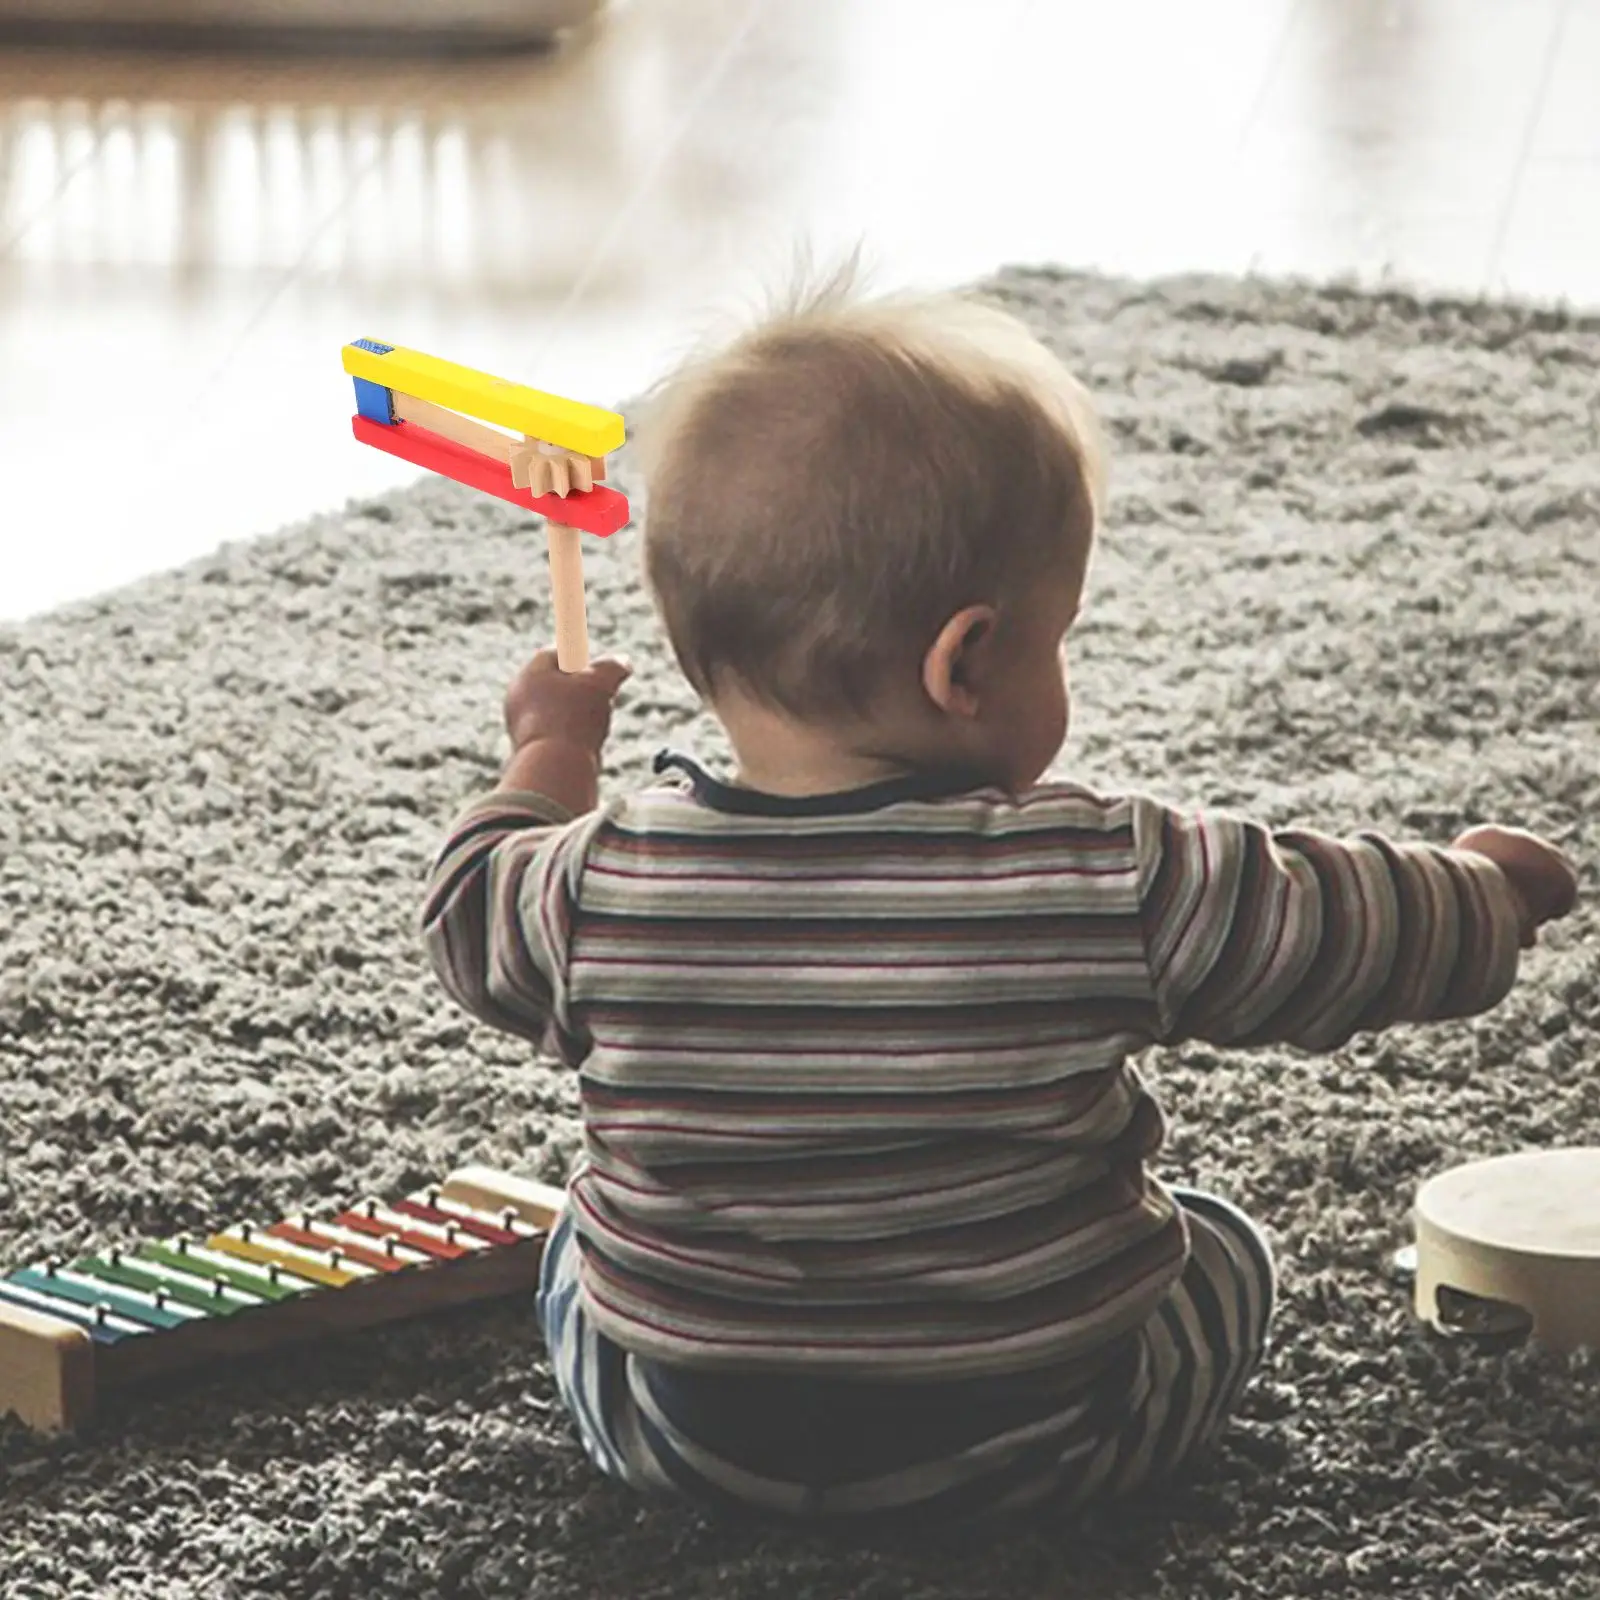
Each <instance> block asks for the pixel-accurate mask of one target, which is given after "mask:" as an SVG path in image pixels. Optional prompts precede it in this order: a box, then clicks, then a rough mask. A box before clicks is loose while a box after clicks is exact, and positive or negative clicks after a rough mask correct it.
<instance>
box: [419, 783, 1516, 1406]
mask: <svg viewBox="0 0 1600 1600" xmlns="http://www.w3.org/2000/svg"><path fill="white" fill-rule="evenodd" d="M657 770H658V774H659V775H660V781H658V783H657V784H656V785H654V786H653V787H650V788H648V789H646V790H644V791H642V792H640V793H635V794H631V795H627V796H625V797H622V798H618V799H615V800H612V801H610V802H609V803H608V804H605V805H603V806H601V807H600V808H599V809H597V810H595V811H593V812H590V813H588V814H586V815H583V816H579V817H571V816H569V815H568V814H567V813H565V812H564V811H563V810H562V809H561V808H560V807H558V806H556V805H554V804H553V803H552V802H550V801H548V800H545V799H542V798H540V797H538V796H535V795H526V794H514V793H506V792H501V793H496V794H493V795H489V796H487V797H485V798H483V799H481V800H478V801H476V802H474V803H473V804H471V805H469V806H468V807H467V808H466V809H465V811H464V812H463V813H462V815H461V816H460V818H459V819H458V821H457V822H456V824H455V826H454V828H453V830H452V832H451V833H450V836H449V839H448V842H447V843H446V844H445V846H444V848H443V851H442V852H441V854H440V856H439V859H438V862H437V864H436V866H435V869H434V871H433V874H432V878H431V881H430V884H429V888H428V893H427V901H426V907H425V911H424V931H425V938H426V942H427V946H428V949H429V952H430V954H431V957H432V960H433V963H434V966H435V969H436V970H437V972H438V974H439V976H440V978H441V980H442V981H443V983H444V985H445V986H446V988H447V989H448V990H449V992H450V993H451V994H452V995H453V996H454V997H455V998H456V999H457V1000H458V1001H459V1003H460V1004H461V1005H463V1006H464V1007H466V1008H467V1009H468V1010H469V1011H471V1012H473V1013H475V1014H476V1015H477V1016H478V1017H480V1018H482V1019H483V1020H484V1021H486V1022H488V1023H491V1024H493V1025H494V1026H496V1027H499V1028H502V1029H507V1030H510V1031H512V1032H514V1033H517V1034H520V1035H523V1036H525V1037H526V1038H528V1039H529V1040H531V1041H533V1042H534V1043H535V1044H537V1045H539V1046H541V1047H543V1048H545V1049H547V1050H548V1051H549V1052H551V1053H553V1054H554V1055H555V1056H556V1057H558V1058H559V1060H560V1061H562V1062H564V1063H565V1064H567V1065H568V1066H570V1067H571V1068H572V1069H573V1070H574V1071H575V1072H576V1073H577V1075H578V1085H579V1095H580V1103H581V1110H582V1119H583V1131H584V1153H583V1158H582V1160H581V1162H580V1163H579V1168H578V1171H577V1172H576V1173H575V1175H574V1177H573V1179H572V1183H571V1203H572V1205H573V1206H574V1208H575V1223H576V1227H577V1231H578V1235H579V1238H580V1242H581V1245H582V1251H583V1262H582V1279H581V1282H582V1292H583V1295H584V1300H585V1304H586V1308H587V1309H588V1310H589V1312H590V1313H591V1315H592V1317H593V1319H594V1320H595V1322H596V1324H597V1325H598V1326H599V1327H600V1328H601V1329H602V1330H603V1331H604V1332H606V1333H607V1334H608V1335H610V1336H611V1337H612V1338H613V1339H615V1340H616V1341H617V1342H618V1343H619V1344H621V1345H622V1346H623V1347H624V1348H627V1349H630V1350H633V1351H636V1352H638V1353H639V1354H641V1355H645V1356H647V1357H652V1358H654V1359H657V1360H660V1361H665V1362H671V1363H675V1364H678V1365H681V1366H693V1367H698V1368H702V1369H722V1370H727V1371H730V1372H731V1371H744V1372H809V1373H812V1374H814V1375H818V1376H824V1375H826V1376H832V1377H865V1376H870V1375H880V1376H886V1377H895V1378H899V1379H903V1380H907V1381H909V1380H915V1379H926V1378H965V1377H979V1376H990V1375H993V1376H1000V1375H1005V1374H1013V1373H1022V1372H1027V1371H1031V1370H1037V1369H1043V1368H1047V1367H1051V1366H1054V1365H1057V1364H1062V1365H1068V1366H1070V1365H1071V1364H1073V1363H1075V1362H1079V1361H1086V1360H1092V1358H1093V1355H1094V1352H1095V1351H1096V1350H1100V1349H1105V1348H1108V1347H1109V1346H1110V1345H1111V1344H1112V1343H1113V1342H1114V1341H1116V1340H1117V1339H1118V1337H1119V1335H1122V1334H1124V1333H1126V1332H1127V1331H1128V1330H1129V1329H1131V1328H1133V1327H1134V1326H1136V1325H1137V1324H1139V1323H1140V1322H1142V1321H1143V1320H1144V1319H1146V1318H1147V1317H1148V1316H1149V1315H1150V1313H1151V1312H1152V1310H1153V1309H1154V1308H1155V1306H1156V1305H1157V1304H1158V1303H1159V1301H1160V1300H1161V1298H1162V1296H1163V1295H1164V1294H1165V1293H1166V1291H1167V1289H1168V1288H1169V1287H1170V1285H1171V1284H1172V1282H1173V1281H1174V1279H1175V1278H1176V1277H1177V1276H1178V1274H1179V1273H1180V1272H1181V1271H1182V1268H1183V1263H1184V1259H1185V1253H1186V1235H1185V1230H1184V1224H1183V1222H1182V1219H1181V1213H1180V1212H1179V1211H1178V1208H1177V1206H1176V1204H1175V1202H1174V1201H1173V1199H1172V1197H1171V1196H1170V1194H1169V1193H1168V1192H1167V1191H1166V1189H1165V1188H1164V1187H1163V1186H1162V1185H1161V1184H1160V1182H1159V1181H1158V1180H1157V1179H1156V1178H1155V1177H1154V1176H1153V1175H1152V1174H1151V1172H1150V1170H1149V1165H1150V1163H1151V1160H1152V1158H1153V1157H1154V1156H1155V1155H1156V1153H1157V1152H1158V1150H1159V1149H1160V1147H1161V1144H1162V1140H1163V1135H1164V1124H1163V1118H1162V1114H1161V1111H1160V1110H1159V1108H1158V1106H1157V1104H1156V1101H1155V1100H1154V1098H1153V1097H1152V1095H1151V1093H1150V1091H1149V1089H1148V1088H1147V1086H1146V1085H1145V1083H1144V1082H1143V1081H1142V1079H1141V1077H1140V1074H1139V1072H1138V1070H1137V1068H1136V1065H1135V1059H1134V1058H1135V1057H1136V1056H1137V1055H1138V1054H1139V1052H1140V1051H1142V1050H1144V1049H1146V1048H1147V1047H1149V1046H1151V1045H1154V1044H1158V1043H1165V1044H1171V1043H1175V1042H1178V1041H1182V1040H1188V1039H1196V1040H1209V1041H1211V1042H1213V1043H1215V1044H1218V1045H1223V1046H1248V1045H1259V1044H1266V1043H1268V1042H1281V1043H1284V1044H1288V1045H1292V1046H1298V1047H1300V1048H1301V1049H1304V1050H1308V1051H1323V1050H1328V1049H1331V1048H1334V1047H1335V1046H1337V1045H1339V1044H1340V1043H1342V1042H1343V1041H1345V1040H1346V1039H1348V1038H1349V1037H1350V1036H1351V1035H1352V1034H1354V1033H1356V1032H1358V1031H1362V1030H1368V1029H1376V1028H1382V1027H1384V1026H1386V1025H1388V1024H1391V1023H1397V1022H1404V1021H1416V1022H1420V1021H1426V1020H1430V1019H1438V1018H1447V1017H1461V1016H1466V1015H1469V1014H1472V1013H1474V1012H1478V1011H1482V1010H1486V1009H1487V1008H1489V1007H1490V1006H1492V1005H1494V1004H1496V1003H1497V1002H1498V1001H1499V1000H1500V999H1501V998H1502V997H1503V996H1504V995H1505V994H1506V992H1507V991H1508V990H1509V988H1510V987H1511V984H1512V982H1513V980H1514V978H1515V974H1516V968H1517V960H1518V923H1517V917H1516V912H1515V909H1514V906H1513V904H1512V901H1511V897H1510V895H1509V893H1508V890H1507V885H1506V883H1505V881H1504V879H1503V878H1502V877H1501V875H1500V873H1499V870H1498V868H1496V867H1495V866H1494V865H1493V864H1492V863H1490V862H1488V861H1486V860H1484V859H1482V858H1480V857H1476V856H1472V855H1469V854H1465V853H1460V852H1453V851H1450V850H1446V849H1440V848H1436V847H1432V846H1427V845H1419V844H1398V843H1394V842H1391V841H1389V840H1387V839H1385V838H1382V837H1379V836H1377V835H1374V834H1363V835H1360V836H1357V837H1354V838H1350V839H1343V840H1340V839H1335V838H1332V837H1329V836H1326V835H1323V834H1319V833H1314V832H1306V831H1295V832H1287V831H1283V832H1270V831H1268V830H1267V829H1266V828H1264V827H1262V826H1259V825H1257V824H1253V823H1251V822H1248V821H1244V820H1241V819H1238V818H1235V817H1232V816H1228V815H1225V814H1221V813H1212V812H1199V813H1196V812H1184V811H1179V810H1176V809H1173V808H1171V807H1168V806H1165V805H1163V804H1161V803H1159V802H1158V801H1156V800H1153V799H1150V798H1148V797H1145V796H1142V795H1119V796H1109V795H1101V794H1097V793H1093V792H1090V791H1089V790H1087V789H1084V788H1080V787H1077V786H1074V785H1072V784H1067V783H1046V784H1044V785H1041V786H1039V787H1037V788H1035V789H1033V790H1031V791H1029V792H1028V793H1026V794H1024V795H1022V796H1020V797H1017V798H1012V797H1010V796H1007V795H1005V794H1003V793H1002V792H1000V791H998V790H985V791H980V792H972V791H970V790H968V791H965V792H950V789H949V787H948V786H945V787H941V786H940V785H939V784H937V783H936V782H933V781H931V780H926V779H916V778H908V779H903V780H894V781H891V782H888V783H881V784H878V785H875V786H873V787H871V788H868V789H865V790H860V791H857V792H854V793H851V794H847V795H838V796H829V797H821V798H805V799H782V798H777V797H773V796H766V795H761V794H757V793H754V792H752V791H749V790H744V789H738V788H735V787H732V786H730V785H727V784H724V783H722V782H720V781H718V780H717V779H715V778H713V777H710V776H709V775H708V774H706V773H705V772H704V771H702V770H701V769H700V768H699V767H697V766H695V765H694V763H692V762H690V761H688V760H686V759H685V758H683V757H676V756H673V757H663V758H662V759H661V761H659V762H658V767H657Z"/></svg>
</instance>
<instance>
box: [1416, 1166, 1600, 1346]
mask: <svg viewBox="0 0 1600 1600" xmlns="http://www.w3.org/2000/svg"><path fill="white" fill-rule="evenodd" d="M1415 1220H1416V1240H1417V1242H1416V1250H1415V1274H1416V1280H1415V1281H1416V1288H1415V1295H1416V1309H1417V1315H1418V1316H1419V1317H1421V1318H1422V1319H1423V1321H1425V1322H1427V1323H1429V1324H1431V1325H1432V1326H1433V1327H1434V1328H1436V1329H1437V1330H1438V1331H1439V1332H1441V1333H1446V1334H1456V1335H1466V1336H1468V1337H1472V1336H1482V1337H1489V1338H1497V1339H1510V1340H1512V1341H1516V1340H1518V1339H1520V1338H1531V1339H1533V1340H1536V1341H1537V1342H1538V1343H1539V1344H1541V1345H1544V1346H1545V1347H1547V1348H1548V1349H1551V1350H1559V1351H1568V1350H1576V1349H1578V1348H1579V1347H1580V1346H1584V1345H1589V1346H1593V1347H1595V1348H1600V1148H1585V1149H1574V1150H1535V1151H1525V1152H1523V1153H1521V1154H1518V1155H1510V1156H1496V1157H1494V1158H1493V1159H1491V1160H1488V1161H1473V1162H1470V1163H1468V1164H1467V1165H1466V1166H1461V1167H1453V1168H1452V1169H1451V1170H1450V1171H1448V1172H1443V1173H1440V1174H1439V1176H1437V1177H1435V1178H1430V1179H1429V1180H1428V1181H1427V1182H1426V1183H1425V1184H1423V1186H1422V1187H1421V1189H1420V1190H1419V1191H1418V1192H1417V1200H1416V1211H1415ZM1408 1253H1409V1252H1408Z"/></svg>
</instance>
